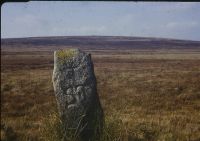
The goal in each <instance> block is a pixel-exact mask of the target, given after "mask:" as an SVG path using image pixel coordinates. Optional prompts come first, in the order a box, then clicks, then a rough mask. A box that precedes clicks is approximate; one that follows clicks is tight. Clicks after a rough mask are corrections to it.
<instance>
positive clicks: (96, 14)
mask: <svg viewBox="0 0 200 141" xmlns="http://www.w3.org/2000/svg"><path fill="white" fill-rule="evenodd" d="M69 35H114V36H145V37H164V38H177V39H190V40H200V3H198V2H196V3H192V2H69V1H68V2H64V1H63V2H62V1H57V2H39V1H35V2H27V3H24V2H21V3H4V4H3V6H2V7H1V37H2V38H13V37H14V38H15V37H38V36H69Z"/></svg>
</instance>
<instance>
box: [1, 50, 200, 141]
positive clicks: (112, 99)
mask: <svg viewBox="0 0 200 141" xmlns="http://www.w3.org/2000/svg"><path fill="white" fill-rule="evenodd" d="M62 48H65V47H62ZM66 48H69V47H66ZM9 49H10V48H8V50H6V47H4V48H3V49H2V52H1V55H2V56H1V140H6V139H7V140H20V141H26V140H34V141H37V140H44V138H42V135H41V130H42V128H43V126H44V120H46V119H48V117H49V115H52V113H53V112H56V109H57V105H56V101H55V96H54V91H53V85H52V72H53V52H52V51H47V50H42V49H38V48H33V49H32V50H31V49H30V48H29V49H27V50H26V49H20V48H19V50H16V49H15V50H13V51H12V50H9ZM84 51H86V52H88V53H91V55H92V60H93V62H94V69H95V75H96V77H97V86H98V88H97V89H98V94H99V96H100V101H101V104H102V107H103V109H104V113H105V120H106V127H105V128H108V129H109V130H113V131H109V132H111V133H110V134H111V135H112V136H113V137H115V139H110V140H124V141H132V140H134V141H135V140H139V141H176V140H177V141H198V140H200V120H199V119H200V49H199V48H197V49H194V48H192V49H154V50H153V49H126V50H121V49H118V50H112V49H87V48H84ZM107 140H109V139H107Z"/></svg>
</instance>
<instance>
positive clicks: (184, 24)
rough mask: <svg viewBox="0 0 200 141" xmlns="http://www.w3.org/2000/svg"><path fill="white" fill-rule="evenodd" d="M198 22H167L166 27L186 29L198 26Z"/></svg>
mask: <svg viewBox="0 0 200 141" xmlns="http://www.w3.org/2000/svg"><path fill="white" fill-rule="evenodd" d="M198 26H199V23H198V22H196V21H189V22H169V23H167V24H166V27H167V28H169V29H180V28H181V29H186V28H194V27H198Z"/></svg>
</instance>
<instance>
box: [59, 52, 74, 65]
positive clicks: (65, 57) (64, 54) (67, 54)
mask: <svg viewBox="0 0 200 141" xmlns="http://www.w3.org/2000/svg"><path fill="white" fill-rule="evenodd" d="M76 54H77V50H76V49H64V50H58V51H57V52H56V56H57V57H58V59H59V60H60V62H61V63H63V62H64V61H65V60H68V59H71V58H72V57H74V56H75V55H76Z"/></svg>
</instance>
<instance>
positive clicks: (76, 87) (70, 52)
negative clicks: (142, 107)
mask: <svg viewBox="0 0 200 141" xmlns="http://www.w3.org/2000/svg"><path fill="white" fill-rule="evenodd" d="M53 86H54V91H55V96H56V100H57V104H58V109H59V112H60V116H61V120H62V122H63V124H64V127H65V131H66V134H67V133H73V134H75V135H76V136H78V138H79V140H81V141H89V140H94V138H95V140H98V138H99V136H100V133H101V130H102V126H103V111H102V108H101V105H100V101H99V97H98V94H97V89H96V78H95V75H94V68H93V63H92V60H91V55H90V54H87V53H85V52H83V51H81V50H79V49H67V50H59V51H55V52H54V71H53ZM64 140H65V139H64Z"/></svg>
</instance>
